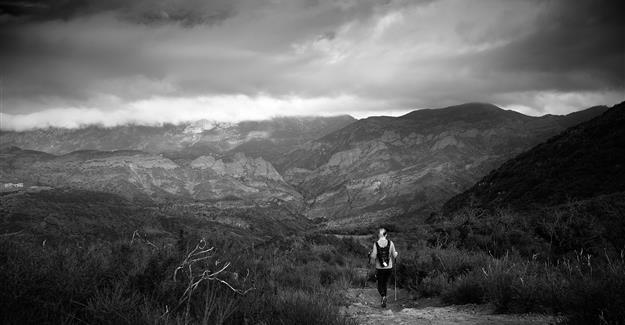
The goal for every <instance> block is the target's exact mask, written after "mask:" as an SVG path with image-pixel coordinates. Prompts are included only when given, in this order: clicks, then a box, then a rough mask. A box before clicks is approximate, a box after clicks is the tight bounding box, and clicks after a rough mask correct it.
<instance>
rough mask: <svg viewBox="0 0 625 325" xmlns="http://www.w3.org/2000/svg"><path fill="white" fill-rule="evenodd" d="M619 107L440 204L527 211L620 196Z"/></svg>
mask: <svg viewBox="0 0 625 325" xmlns="http://www.w3.org/2000/svg"><path fill="white" fill-rule="evenodd" d="M624 126H625V102H623V103H621V104H618V105H616V106H614V107H612V108H610V109H609V110H608V111H606V112H605V113H604V114H602V115H601V116H599V117H596V118H594V119H592V120H590V121H587V122H585V123H581V124H579V125H577V126H573V127H571V128H569V129H567V130H566V131H564V132H562V133H561V134H559V135H557V136H555V137H553V138H551V139H549V140H548V141H547V142H545V143H542V144H540V145H538V146H536V147H534V148H532V149H531V150H529V151H527V152H525V153H523V154H521V155H519V156H518V157H516V158H514V159H511V160H509V161H507V162H506V163H504V164H503V165H502V166H501V167H499V168H497V169H495V170H493V171H492V172H490V173H489V174H488V175H487V176H486V177H484V178H483V179H482V180H480V181H479V182H478V183H477V184H475V185H474V186H473V187H471V188H470V189H469V190H467V191H465V192H463V193H462V194H460V195H458V196H456V197H454V198H453V199H452V200H450V201H449V202H447V203H446V204H445V210H446V211H447V212H448V213H451V212H454V211H457V210H459V209H461V208H463V207H468V206H474V207H482V208H489V209H490V208H498V207H506V208H507V207H510V208H512V209H514V210H529V209H532V208H535V207H545V206H554V205H558V204H564V203H568V202H574V201H579V200H586V199H591V198H594V197H598V196H601V195H608V194H613V193H619V192H625V128H624Z"/></svg>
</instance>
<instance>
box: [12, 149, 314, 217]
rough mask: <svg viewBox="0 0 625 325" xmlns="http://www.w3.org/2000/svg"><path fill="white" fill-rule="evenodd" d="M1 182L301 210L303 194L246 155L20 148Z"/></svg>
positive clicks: (13, 153)
mask: <svg viewBox="0 0 625 325" xmlns="http://www.w3.org/2000/svg"><path fill="white" fill-rule="evenodd" d="M0 158H1V159H0V161H1V166H0V167H1V168H0V179H2V180H3V181H4V182H23V183H25V184H26V185H45V186H51V187H55V188H74V189H82V190H90V191H101V192H108V193H114V194H118V195H121V196H123V197H126V198H132V199H146V200H157V201H163V200H167V199H193V200H208V201H226V202H227V201H233V202H236V204H237V205H238V206H245V205H255V204H259V203H267V202H275V201H279V202H284V203H285V204H288V205H290V206H291V207H292V208H293V209H299V208H300V207H301V201H302V200H301V195H300V194H299V193H298V192H297V191H296V190H294V189H293V188H292V187H291V186H290V185H288V184H287V183H286V182H285V181H284V180H283V179H282V176H280V174H279V173H278V172H277V171H276V170H275V169H274V168H273V166H272V165H271V163H269V162H267V161H265V160H264V159H263V158H260V157H258V158H252V157H248V156H246V155H245V154H243V153H236V154H234V155H226V156H219V157H215V156H210V155H207V156H200V157H198V158H196V159H194V160H192V161H178V162H174V161H173V160H171V159H169V158H166V157H163V155H154V154H149V153H145V152H142V151H129V150H126V151H93V150H87V151H76V152H72V153H69V154H66V155H60V156H55V155H51V154H47V153H42V152H38V151H32V150H21V149H19V148H16V147H11V148H6V149H4V150H2V151H1V152H0Z"/></svg>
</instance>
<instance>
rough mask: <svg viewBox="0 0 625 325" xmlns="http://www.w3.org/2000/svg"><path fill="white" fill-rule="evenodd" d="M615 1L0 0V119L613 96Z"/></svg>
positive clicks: (400, 108) (548, 107)
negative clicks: (0, 104) (0, 90)
mask: <svg viewBox="0 0 625 325" xmlns="http://www.w3.org/2000/svg"><path fill="white" fill-rule="evenodd" d="M622 3H623V2H622V1H607V0H604V1H601V0H599V1H591V0H581V1H565V0H553V1H540V0H524V1H489V0H480V1H460V0H429V1H394V0H389V1H373V0H371V1H367V0H359V1H356V0H353V1H350V0H343V1H326V0H295V1H280V0H249V1H243V0H233V1H228V0H223V1H222V0H219V1H201V0H184V1H173V0H155V1H149V0H137V1H121V0H108V1H95V0H87V1H79V0H64V1H43V0H39V1H32V0H31V1H28V0H25V1H0V25H1V26H0V28H1V29H0V47H1V52H0V73H1V77H2V80H1V82H2V97H3V98H2V112H1V114H2V115H1V116H0V117H2V120H1V123H0V127H1V128H2V129H20V130H21V129H29V128H34V127H45V126H50V125H52V126H65V127H76V126H80V125H83V124H89V123H100V124H104V125H117V124H123V123H128V122H133V123H145V124H155V123H156V124H158V123H163V122H180V121H184V120H190V119H197V118H209V119H223V120H240V119H247V118H266V117H270V116H274V115H288V114H300V115H315V114H323V115H331V114H345V113H347V114H352V115H354V116H356V117H364V116H369V115H385V114H400V113H403V112H406V111H409V110H413V109H418V108H426V107H442V106H446V105H453V104H458V103H463V102H469V101H482V102H493V103H495V104H498V105H501V106H504V107H508V108H511V109H515V110H518V111H521V112H523V113H527V114H533V115H540V114H545V113H554V114H562V113H568V112H571V111H573V110H577V109H581V108H585V107H589V106H592V105H597V104H607V105H611V104H614V103H616V102H620V101H622V100H624V99H625V37H624V36H623V35H625V24H624V22H623V20H622V19H620V17H619V15H620V14H621V13H622V12H625V10H624V9H625V8H624V5H623V4H622Z"/></svg>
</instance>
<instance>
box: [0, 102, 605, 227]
mask: <svg viewBox="0 0 625 325" xmlns="http://www.w3.org/2000/svg"><path fill="white" fill-rule="evenodd" d="M606 109H607V108H606V107H602V106H601V107H593V108H590V109H587V110H583V111H580V112H576V113H573V114H569V115H565V116H554V115H547V116H542V117H531V116H526V115H523V114H520V113H517V112H514V111H506V110H503V109H501V108H499V107H497V106H494V105H490V104H483V103H469V104H464V105H458V106H452V107H447V108H443V109H430V110H418V111H414V112H411V113H409V114H406V115H404V116H400V117H370V118H367V119H363V120H357V121H356V120H354V119H353V118H351V117H349V116H338V117H328V118H321V117H308V118H279V119H273V120H268V121H250V122H241V123H237V124H222V123H215V122H209V121H199V122H197V123H187V124H181V125H164V126H160V127H148V126H136V125H128V126H120V127H115V128H102V127H96V126H89V127H86V128H83V129H73V130H68V129H56V128H50V129H41V130H33V131H26V132H3V133H2V136H1V142H2V168H1V174H0V177H1V178H2V181H3V182H24V183H26V184H27V185H35V184H36V185H47V186H52V187H60V188H64V187H69V188H76V189H82V190H92V191H103V192H108V193H114V194H118V195H121V196H123V197H125V198H129V199H140V200H155V201H156V202H162V201H169V200H182V201H189V200H192V201H201V202H206V203H207V204H212V205H220V206H229V207H235V206H241V207H253V206H258V205H261V206H266V205H271V204H277V205H280V206H283V207H284V208H285V209H287V210H288V211H291V213H294V214H303V215H304V216H306V217H307V218H309V219H314V220H316V221H317V222H323V223H324V224H325V225H326V226H327V227H351V226H354V225H356V224H358V225H362V224H363V222H367V223H372V222H379V221H383V220H389V219H392V218H394V217H398V216H402V215H407V214H410V215H416V216H424V215H427V214H428V213H429V212H430V211H435V210H437V209H438V208H439V207H440V206H441V205H442V203H444V202H445V201H446V200H447V199H449V198H451V197H452V196H454V195H456V194H458V193H460V192H461V191H463V190H465V189H467V188H469V187H470V186H471V185H472V184H474V183H475V182H476V181H477V180H479V179H480V178H482V177H483V176H484V175H486V174H487V173H488V172H489V171H490V170H492V169H493V168H496V167H497V166H499V165H500V164H501V163H503V162H504V161H506V160H507V159H510V158H512V157H514V156H516V155H518V154H520V153H522V152H524V151H525V150H528V149H529V148H531V147H533V146H535V145H537V144H538V143H540V142H543V141H545V140H547V139H548V138H550V137H552V136H554V135H556V134H558V133H560V132H562V131H563V130H564V129H566V128H567V127H570V126H572V125H575V124H578V123H580V122H583V121H585V120H588V119H591V118H593V117H595V116H598V115H600V114H602V113H603V112H605V111H606ZM110 150H113V151H110Z"/></svg>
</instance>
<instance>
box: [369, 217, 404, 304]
mask: <svg viewBox="0 0 625 325" xmlns="http://www.w3.org/2000/svg"><path fill="white" fill-rule="evenodd" d="M397 255H398V253H397V251H396V250H395V244H393V242H392V241H390V240H388V239H386V229H384V228H379V229H378V240H377V241H376V242H375V243H374V244H373V250H372V251H371V254H370V255H369V257H370V262H371V264H373V263H375V268H376V278H377V280H378V292H379V293H380V296H381V297H382V298H381V299H382V308H385V307H386V286H387V284H388V279H389V278H390V277H391V272H392V270H393V267H394V260H396V259H397Z"/></svg>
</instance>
